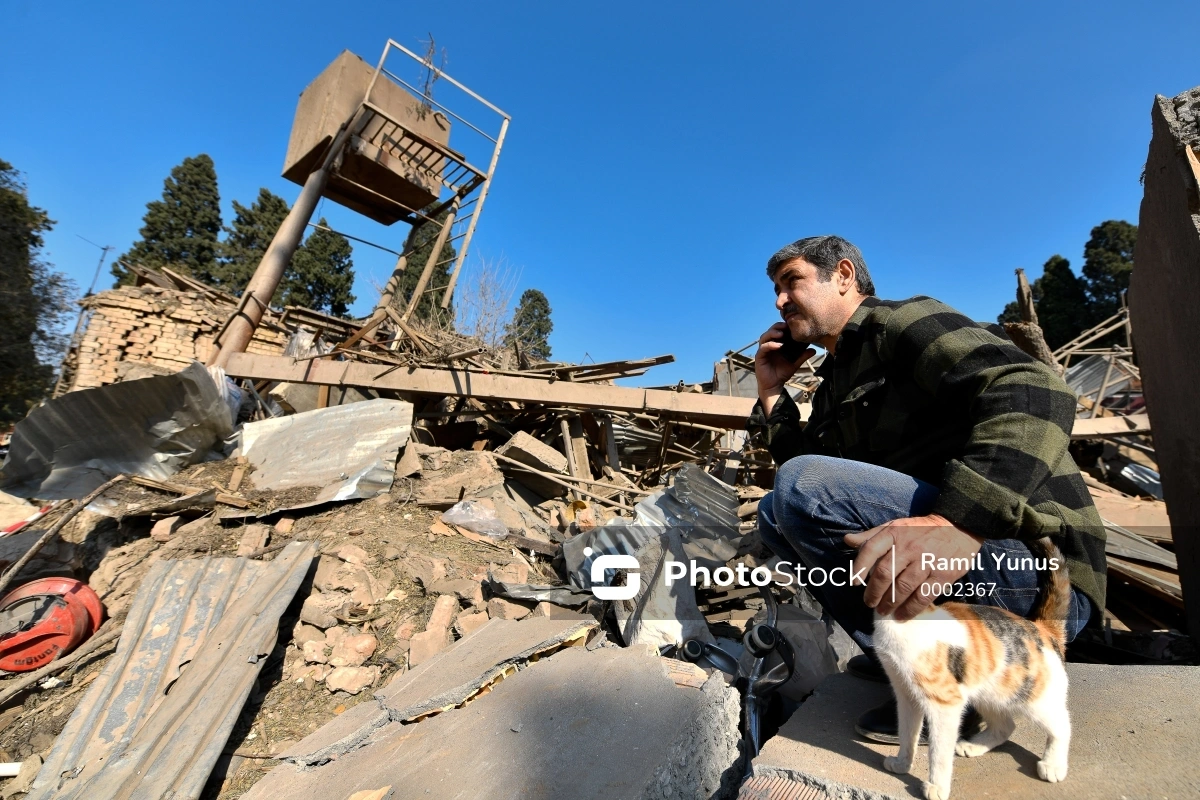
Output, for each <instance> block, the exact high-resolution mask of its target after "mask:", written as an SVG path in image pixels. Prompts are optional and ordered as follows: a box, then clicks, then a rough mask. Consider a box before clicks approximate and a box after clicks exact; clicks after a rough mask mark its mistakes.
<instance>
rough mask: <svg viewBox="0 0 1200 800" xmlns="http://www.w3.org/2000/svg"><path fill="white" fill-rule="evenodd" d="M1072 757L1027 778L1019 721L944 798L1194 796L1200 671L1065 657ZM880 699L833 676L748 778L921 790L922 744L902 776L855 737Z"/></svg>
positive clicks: (898, 794) (916, 793)
mask: <svg viewBox="0 0 1200 800" xmlns="http://www.w3.org/2000/svg"><path fill="white" fill-rule="evenodd" d="M1067 674H1068V676H1069V677H1070V681H1071V688H1070V701H1069V707H1070V711H1071V723H1072V727H1073V736H1072V742H1071V763H1070V769H1069V772H1068V774H1067V779H1066V780H1065V781H1063V782H1062V783H1058V784H1049V783H1045V782H1044V781H1041V780H1039V779H1038V777H1037V766H1036V765H1037V761H1038V759H1040V758H1041V756H1042V752H1043V750H1044V749H1045V744H1046V739H1045V736H1044V734H1042V732H1041V731H1040V730H1038V729H1037V728H1036V727H1035V726H1033V725H1032V724H1030V723H1028V722H1020V723H1018V725H1017V730H1016V733H1015V734H1014V735H1013V738H1012V739H1011V740H1010V741H1009V742H1007V743H1006V744H1004V745H1002V746H1001V747H999V748H997V749H996V750H993V751H992V752H990V753H988V754H986V755H983V756H980V757H978V758H955V760H954V782H953V788H952V793H951V794H952V796H953V797H961V798H1006V797H1053V798H1056V799H1057V800H1096V799H1097V798H1114V799H1115V798H1120V797H1127V798H1143V797H1145V798H1150V797H1153V798H1171V799H1172V800H1174V798H1184V797H1197V796H1200V763H1198V762H1197V761H1196V759H1195V755H1194V754H1195V750H1196V742H1197V739H1198V735H1200V667H1149V666H1146V667H1129V666H1108V665H1098V664H1068V665H1067ZM889 696H890V689H889V687H887V686H885V685H883V684H877V683H870V682H867V681H863V680H861V679H859V678H856V677H854V676H853V675H850V674H847V673H843V674H839V675H833V676H830V677H829V678H827V679H826V680H825V681H824V682H822V683H821V685H820V686H819V687H817V690H816V692H814V693H813V695H812V697H810V698H809V699H808V700H807V701H805V703H804V705H802V706H801V707H800V710H799V711H797V712H796V713H795V714H794V715H793V716H792V718H791V719H789V720H788V721H787V723H785V724H784V726H783V727H782V728H781V729H780V731H779V734H778V735H777V736H775V737H773V738H772V739H770V740H769V741H768V742H767V743H766V744H765V745H764V747H763V749H762V752H761V753H760V754H759V755H758V757H757V758H755V759H754V771H755V774H756V775H763V776H775V777H787V778H791V779H792V780H794V781H796V782H798V783H802V784H807V785H810V786H817V787H821V788H823V789H824V790H825V792H826V796H827V797H829V798H837V799H838V800H893V799H894V798H912V797H921V781H922V779H923V778H924V777H926V776H928V774H929V773H928V770H929V762H928V760H927V755H926V752H927V751H926V748H924V747H922V748H920V751H919V752H918V753H917V757H916V761H915V762H914V763H913V768H912V773H911V774H909V775H893V774H892V773H889V772H885V771H884V769H883V759H884V756H888V755H894V754H895V753H896V750H897V747H896V746H895V745H884V744H877V743H875V742H869V741H866V740H864V739H862V738H861V737H859V736H858V735H857V734H855V732H854V722H855V720H856V719H857V718H858V716H859V714H861V713H862V712H864V711H866V710H867V709H869V708H872V707H874V706H876V705H878V704H879V703H882V702H883V701H884V700H886V699H887V698H888V697H889Z"/></svg>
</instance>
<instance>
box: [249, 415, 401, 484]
mask: <svg viewBox="0 0 1200 800" xmlns="http://www.w3.org/2000/svg"><path fill="white" fill-rule="evenodd" d="M412 414H413V407H412V403H405V402H403V401H401V400H384V399H378V400H367V401H364V402H361V403H351V404H349V405H344V406H334V407H332V408H319V409H316V410H315V411H305V412H303V413H300V414H293V415H292V416H290V417H277V418H275V419H267V420H263V421H261V422H251V423H249V424H247V425H245V426H243V427H242V432H241V450H242V455H243V456H245V457H246V458H247V459H249V461H250V463H251V464H253V465H254V467H255V471H254V473H253V474H252V475H251V480H252V481H253V482H254V486H255V488H258V489H274V490H276V491H282V490H285V489H291V488H294V487H297V486H320V487H324V488H323V489H322V490H321V493H320V494H318V495H317V497H316V499H315V500H314V501H313V503H325V502H329V501H331V500H351V499H355V498H366V497H374V496H375V495H378V494H382V493H384V492H386V491H388V490H389V489H390V488H391V487H392V480H393V478H394V476H395V472H396V456H397V454H398V453H399V451H400V448H401V447H403V446H404V445H405V444H406V443H407V442H408V434H409V431H410V430H411V429H412ZM306 505H308V504H306ZM299 507H302V506H294V508H299Z"/></svg>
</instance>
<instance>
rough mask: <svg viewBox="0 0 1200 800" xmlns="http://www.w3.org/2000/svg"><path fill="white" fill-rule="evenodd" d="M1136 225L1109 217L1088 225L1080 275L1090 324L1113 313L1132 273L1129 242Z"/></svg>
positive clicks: (1135, 239)
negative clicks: (1092, 226)
mask: <svg viewBox="0 0 1200 800" xmlns="http://www.w3.org/2000/svg"><path fill="white" fill-rule="evenodd" d="M1135 242H1137V225H1131V224H1130V223H1128V222H1124V221H1122V220H1115V219H1110V220H1107V221H1106V222H1102V223H1100V224H1099V225H1097V226H1096V227H1094V228H1092V238H1090V239H1088V243H1087V244H1086V245H1084V247H1083V276H1084V278H1086V279H1087V293H1088V298H1089V300H1090V301H1091V303H1090V305H1091V324H1092V325H1097V324H1099V323H1100V322H1103V321H1104V320H1106V319H1108V318H1109V317H1111V316H1112V315H1113V314H1116V313H1117V311H1118V310H1120V308H1121V293H1122V292H1123V291H1125V290H1126V289H1128V288H1129V277H1130V275H1132V274H1133V245H1134V243H1135Z"/></svg>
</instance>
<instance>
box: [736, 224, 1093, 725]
mask: <svg viewBox="0 0 1200 800" xmlns="http://www.w3.org/2000/svg"><path fill="white" fill-rule="evenodd" d="M767 275H768V276H769V277H770V278H771V280H772V282H773V283H774V286H775V307H776V308H777V309H779V313H780V315H781V316H782V317H783V319H784V321H783V322H777V323H775V324H774V325H772V326H771V327H770V328H768V329H767V331H766V332H765V333H763V335H762V336H761V337H759V349H758V352H757V353H756V354H755V357H754V367H755V373H756V375H757V378H758V396H759V402H758V404H756V405H755V408H754V411H753V412H752V414H751V417H750V424H749V427H750V429H751V430H752V431H753V430H756V429H757V430H759V431H761V432H762V433H763V435H764V436H765V439H766V443H767V448H768V449H769V450H770V452H771V456H772V457H773V458H774V460H775V462H776V463H777V464H778V465H779V471H778V475H777V477H776V479H775V490H774V491H773V492H771V493H769V494H767V495H766V496H765V497H763V499H762V500H761V501H760V502H759V506H758V530H759V534H760V535H761V537H762V540H763V543H764V544H766V546H767V547H769V548H770V549H771V550H772V551H773V552H774V553H775V554H776V555H777V556H779V557H780V558H781V559H783V560H787V561H790V562H792V563H793V564H797V565H800V564H802V565H805V566H807V567H808V568H809V569H812V568H813V567H822V568H824V569H825V570H830V569H832V568H833V567H842V568H843V569H844V568H845V567H847V565H848V564H849V562H850V559H852V558H853V559H855V561H854V567H855V571H856V572H858V573H859V574H860V575H861V574H869V575H870V577H869V579H868V581H867V586H866V587H865V588H864V587H863V586H862V585H861V583H858V584H856V585H854V586H848V585H844V586H832V585H830V584H829V583H826V584H825V585H824V586H820V587H816V586H810V588H809V590H810V591H811V592H812V593H813V595H814V596H815V597H816V599H817V600H818V601H819V602H820V603H821V605H822V606H823V607H824V608H825V609H826V611H828V612H829V614H830V616H832V617H833V619H835V620H836V621H837V622H838V623H839V624H841V626H842V627H843V628H845V629H846V631H847V632H848V633H849V634H850V635H851V636H852V637H853V638H854V640H855V641H856V642H857V643H858V644H859V646H861V647H862V648H863V650H864V651H865V653H866V654H867V655H866V656H865V657H864V656H857V657H856V658H855V659H852V663H851V669H852V671H854V672H855V673H856V674H858V675H860V677H865V678H868V679H874V680H879V681H881V682H886V680H887V677H886V675H885V673H884V672H883V670H882V668H881V667H880V666H879V663H878V661H876V660H875V659H874V657H873V652H872V650H871V627H872V620H873V614H872V609H875V610H878V611H879V612H880V613H881V614H887V613H890V612H895V616H896V618H897V619H899V620H906V619H911V618H912V617H913V616H915V615H916V614H917V613H918V612H919V611H920V610H921V609H923V608H924V607H926V606H927V605H929V604H930V603H932V602H934V599H935V597H934V596H933V592H932V591H931V589H930V587H929V586H928V584H943V585H944V584H946V583H955V587H954V589H955V591H954V592H953V593H952V594H953V595H954V596H953V597H949V596H946V597H945V599H953V600H955V601H958V602H967V603H982V604H985V605H991V606H1000V607H1003V608H1006V609H1008V610H1010V611H1012V612H1014V613H1016V614H1019V615H1021V616H1029V615H1031V614H1032V611H1033V607H1034V604H1035V601H1036V599H1037V595H1038V586H1039V583H1038V572H1037V570H1036V569H1029V568H1025V569H1021V568H1019V567H1020V566H1021V562H1020V561H1019V559H1020V558H1022V557H1024V558H1027V559H1029V558H1032V554H1031V553H1030V551H1029V548H1028V546H1027V544H1026V543H1027V542H1029V541H1031V540H1036V539H1039V538H1041V537H1044V536H1049V537H1051V539H1052V540H1053V541H1054V543H1055V544H1056V545H1058V548H1059V550H1061V551H1062V554H1063V556H1064V557H1065V559H1066V565H1067V568H1068V570H1069V575H1070V580H1071V586H1072V592H1071V609H1070V614H1069V617H1068V619H1067V620H1066V629H1067V639H1068V641H1070V640H1071V639H1074V638H1075V636H1076V635H1077V634H1078V633H1079V631H1080V630H1081V629H1082V628H1083V626H1084V625H1085V624H1087V623H1088V621H1089V620H1091V619H1099V617H1100V616H1101V610H1102V609H1103V608H1104V592H1105V575H1106V566H1105V557H1104V527H1103V523H1102V522H1101V520H1100V516H1099V514H1098V513H1097V511H1096V507H1095V505H1094V504H1093V503H1092V499H1091V496H1090V495H1089V494H1088V490H1087V486H1086V485H1085V484H1084V482H1083V478H1082V476H1081V475H1080V473H1079V469H1078V468H1077V467H1076V465H1075V463H1074V462H1073V461H1072V459H1071V456H1070V454H1069V453H1068V452H1067V445H1068V443H1069V441H1070V432H1071V426H1072V424H1073V422H1074V419H1075V404H1076V399H1075V395H1074V393H1073V392H1072V391H1071V390H1070V389H1069V388H1068V387H1067V385H1066V384H1065V383H1064V382H1063V381H1062V379H1061V378H1059V377H1058V376H1057V375H1055V374H1054V372H1053V371H1051V370H1050V369H1049V368H1048V367H1047V366H1045V365H1044V364H1042V363H1040V362H1038V361H1036V360H1035V359H1033V358H1032V357H1030V356H1028V355H1026V354H1025V353H1024V352H1023V351H1022V350H1020V349H1019V348H1018V347H1017V346H1016V345H1014V344H1013V343H1012V342H1011V341H1010V340H1008V339H1007V338H1006V337H1002V335H997V334H996V333H993V332H992V331H991V330H989V329H988V328H985V327H984V326H982V325H980V324H978V323H975V322H973V321H971V320H970V319H968V318H967V317H965V316H963V315H962V314H960V313H958V312H957V311H955V310H954V309H952V308H950V307H949V306H946V305H944V304H942V303H940V302H938V301H937V300H933V299H931V298H928V297H914V298H912V299H909V300H899V301H893V300H880V299H879V298H877V297H876V296H875V287H874V286H873V284H872V282H871V275H870V273H869V272H868V271H867V265H866V263H864V261H863V257H862V253H860V252H859V250H858V248H857V247H855V246H854V245H853V244H851V243H850V242H848V241H846V240H845V239H842V238H839V237H837V236H817V237H812V238H807V239H801V240H799V241H797V242H794V243H793V244H790V245H788V246H787V247H784V248H783V249H782V250H780V251H779V252H778V253H776V254H775V255H773V256H771V259H770V260H769V261H768V262H767ZM785 327H786V328H787V329H788V330H789V331H790V332H791V336H792V338H793V339H795V340H796V341H797V342H803V343H806V344H817V345H820V346H821V347H823V348H824V349H825V350H826V353H827V355H826V358H825V361H824V363H823V364H821V365H820V367H818V368H817V370H816V374H817V375H818V376H820V377H821V378H822V382H821V385H820V387H819V388H818V389H817V390H816V392H815V394H814V396H813V398H812V414H811V416H810V418H809V420H808V424H807V426H806V427H804V428H803V429H802V428H801V426H800V412H799V409H798V407H797V406H796V403H795V402H794V400H793V399H792V397H791V395H789V394H788V392H787V391H786V390H785V389H784V383H785V382H786V381H787V380H788V379H790V378H791V377H792V375H793V374H795V372H796V370H797V368H798V366H799V365H800V364H803V363H804V362H805V361H806V360H808V359H809V358H811V357H812V356H813V355H815V351H814V350H812V349H811V348H810V349H808V350H806V351H805V352H804V354H803V355H802V356H800V357H799V358H798V359H797V360H796V361H795V362H792V361H789V360H788V359H787V358H785V357H784V356H783V355H782V354H781V353H780V349H781V348H782V347H783V345H782V343H781V341H780V340H781V339H782V337H783V332H784V329H785ZM997 330H999V329H997ZM893 545H895V572H894V573H893V569H892V559H891V548H892V546H893ZM856 551H857V557H856ZM923 554H932V555H933V556H934V559H931V558H930V557H929V556H925V558H922V555H923ZM976 554H980V555H981V556H982V558H974V559H973V561H972V562H970V563H971V564H972V565H973V566H972V567H971V568H970V569H969V570H967V569H963V568H962V565H963V564H967V563H968V562H967V561H965V560H963V559H971V558H973V557H975V556H976ZM996 556H1001V560H1002V564H1003V567H1002V568H997V562H996V560H995V557H996ZM1009 557H1011V558H1012V561H1011V562H1010V561H1009ZM942 558H944V559H947V561H945V562H939V561H937V560H936V559H942ZM949 559H959V560H958V561H957V562H953V563H952V562H950V561H949ZM931 561H932V563H931ZM1010 563H1012V564H1013V565H1014V566H1018V568H1017V569H1009V568H1008V565H1009V564H1010ZM955 564H957V565H958V567H959V568H949V569H946V568H938V567H947V566H950V567H953V566H954V565H955ZM1024 566H1026V567H1029V566H1032V562H1030V561H1026V562H1025V563H1024ZM893 576H894V577H895V587H896V591H895V599H894V600H893V599H892V593H891V584H892V579H893ZM843 583H846V582H845V581H843ZM922 584H927V586H926V589H925V591H922V590H921V586H922ZM992 586H994V588H991V587H992ZM973 723H975V721H974V720H972V721H970V722H968V721H964V725H969V724H973ZM976 724H977V723H976ZM857 729H858V732H859V733H860V734H861V735H863V736H867V737H869V738H872V739H877V740H879V741H885V742H896V741H898V739H897V736H896V729H897V723H896V707H895V701H894V700H893V701H891V702H890V703H888V704H885V705H883V706H881V707H880V708H877V709H873V710H871V711H869V712H867V713H866V714H864V715H863V716H862V717H861V718H860V719H859V721H858V725H857Z"/></svg>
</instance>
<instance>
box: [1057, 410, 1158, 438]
mask: <svg viewBox="0 0 1200 800" xmlns="http://www.w3.org/2000/svg"><path fill="white" fill-rule="evenodd" d="M1149 432H1150V417H1149V416H1147V415H1145V414H1131V415H1129V416H1128V417H1093V418H1091V419H1077V420H1075V425H1074V427H1073V428H1071V438H1072V439H1098V438H1102V437H1104V436H1122V435H1127V434H1131V433H1149Z"/></svg>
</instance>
